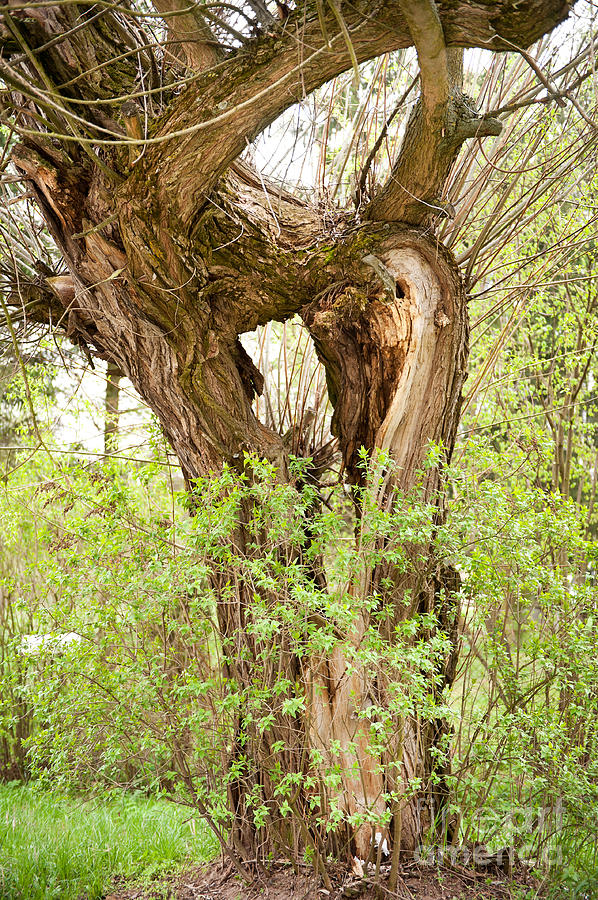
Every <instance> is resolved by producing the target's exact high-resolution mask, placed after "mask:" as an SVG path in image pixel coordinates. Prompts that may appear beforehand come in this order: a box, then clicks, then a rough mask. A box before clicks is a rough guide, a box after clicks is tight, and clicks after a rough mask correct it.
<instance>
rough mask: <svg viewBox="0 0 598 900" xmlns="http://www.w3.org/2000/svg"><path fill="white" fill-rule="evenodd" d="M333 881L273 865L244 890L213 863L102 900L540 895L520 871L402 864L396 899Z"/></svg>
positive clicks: (368, 883) (421, 899)
mask: <svg viewBox="0 0 598 900" xmlns="http://www.w3.org/2000/svg"><path fill="white" fill-rule="evenodd" d="M383 874H384V873H383ZM332 881H333V890H332V891H326V890H325V889H324V888H323V887H322V886H321V884H320V883H319V881H318V880H317V879H316V878H315V876H314V875H313V873H312V872H311V871H310V870H307V869H306V870H304V871H300V872H298V873H295V872H293V870H292V869H291V868H290V866H287V865H277V866H274V867H273V868H272V869H271V870H270V871H269V872H268V873H266V874H264V875H262V876H261V878H259V879H256V881H255V882H254V883H253V884H252V885H244V884H243V882H242V881H241V880H240V879H239V878H238V877H236V876H231V875H230V874H229V872H227V871H225V870H223V868H222V867H221V866H220V865H219V864H214V865H211V866H203V867H202V868H200V869H197V868H196V869H193V870H188V871H186V872H184V873H183V874H182V875H179V876H177V877H176V878H173V879H171V880H170V881H169V882H165V881H163V880H161V881H160V882H159V883H156V885H155V887H147V886H145V887H135V886H131V884H130V882H129V883H128V884H125V883H123V884H121V885H119V886H116V885H115V889H114V891H113V892H112V893H110V894H108V895H107V897H106V898H105V900H158V898H161V900H344V898H360V900H382V898H385V897H388V898H390V897H395V898H396V900H490V898H492V900H524V898H530V900H531V898H532V897H534V898H535V897H540V896H542V894H541V893H540V892H539V886H538V883H537V882H536V880H535V879H534V878H533V877H532V876H531V875H530V874H529V872H528V871H527V870H526V869H525V867H523V866H522V867H519V868H518V869H517V871H516V872H515V873H514V875H513V878H512V879H508V880H507V879H505V876H504V874H502V875H501V874H499V873H498V872H494V873H489V872H488V871H483V872H480V871H474V870H469V869H464V868H461V867H455V868H444V867H441V868H438V869H436V868H431V867H429V866H418V865H417V864H415V863H406V864H405V865H403V867H402V869H401V873H400V876H399V883H398V889H397V892H396V893H395V894H391V893H390V891H389V890H388V889H387V888H386V887H385V886H384V878H383V880H382V882H381V885H380V887H379V888H376V886H375V884H374V881H375V879H374V877H372V878H371V879H365V878H364V879H359V878H355V877H352V876H349V875H348V874H347V873H345V874H342V873H341V872H340V871H339V873H338V874H337V875H336V877H334V876H333V879H332Z"/></svg>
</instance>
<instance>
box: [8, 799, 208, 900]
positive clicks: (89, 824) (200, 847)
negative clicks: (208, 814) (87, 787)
mask: <svg viewBox="0 0 598 900" xmlns="http://www.w3.org/2000/svg"><path fill="white" fill-rule="evenodd" d="M189 816H190V812H189V810H184V809H180V808H178V807H176V806H173V805H172V804H170V803H168V802H166V801H159V800H148V799H147V798H146V797H143V796H139V795H127V794H123V793H120V792H118V793H117V792H110V793H109V794H107V795H106V796H105V797H104V798H103V799H93V800H86V799H82V798H80V797H67V796H64V795H59V794H55V793H48V792H41V791H39V790H36V789H35V787H34V786H33V787H32V786H29V787H26V786H23V785H17V784H11V785H0V900H20V898H23V900H42V898H43V900H54V898H60V900H83V898H84V900H96V898H100V897H102V895H103V894H104V893H105V892H106V891H107V890H108V888H109V887H110V881H111V879H112V878H113V877H114V876H125V877H134V878H137V879H139V880H149V879H150V878H153V877H155V876H157V875H159V874H160V873H165V872H167V871H173V870H177V869H180V868H182V867H183V866H184V864H185V863H190V862H193V863H198V862H204V861H206V860H208V859H210V858H212V857H213V856H214V855H215V854H216V853H217V851H218V847H217V844H216V841H215V839H214V837H213V836H212V834H211V832H210V831H209V830H208V828H207V826H206V825H205V824H204V823H203V822H202V821H201V820H199V819H195V818H194V819H193V821H187V820H189ZM194 831H195V833H194Z"/></svg>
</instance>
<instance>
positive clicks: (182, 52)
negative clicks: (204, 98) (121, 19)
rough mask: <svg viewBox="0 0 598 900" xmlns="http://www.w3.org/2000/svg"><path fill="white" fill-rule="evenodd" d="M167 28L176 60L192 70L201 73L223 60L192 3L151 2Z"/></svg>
mask: <svg viewBox="0 0 598 900" xmlns="http://www.w3.org/2000/svg"><path fill="white" fill-rule="evenodd" d="M152 2H153V5H154V7H155V9H156V10H157V11H158V12H159V13H160V15H163V16H164V21H165V22H166V24H167V25H168V42H167V44H166V49H167V51H168V52H170V53H172V55H173V56H175V57H176V58H177V59H181V56H183V58H184V61H185V62H186V64H187V65H188V66H189V68H190V69H194V70H195V71H196V72H202V71H203V70H204V69H209V68H211V67H212V66H214V65H216V63H217V62H220V61H221V60H222V57H223V53H222V50H221V48H220V47H219V46H218V41H217V40H216V38H215V37H214V35H213V34H212V31H211V30H210V28H209V27H208V24H207V22H206V21H205V19H204V18H203V16H202V15H201V11H200V10H199V9H198V7H197V6H196V5H195V4H194V3H193V2H192V0H152Z"/></svg>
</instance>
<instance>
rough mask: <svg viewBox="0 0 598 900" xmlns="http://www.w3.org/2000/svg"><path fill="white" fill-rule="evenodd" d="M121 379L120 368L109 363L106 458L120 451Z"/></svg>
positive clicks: (105, 412) (107, 371) (105, 419)
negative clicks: (119, 403) (119, 406)
mask: <svg viewBox="0 0 598 900" xmlns="http://www.w3.org/2000/svg"><path fill="white" fill-rule="evenodd" d="M120 377H121V375H120V369H119V368H118V366H116V365H115V364H114V363H112V362H109V363H108V365H107V366H106V391H105V396H104V453H105V454H106V456H108V455H109V454H110V453H115V452H116V451H117V450H118V416H119V410H118V401H119V393H120Z"/></svg>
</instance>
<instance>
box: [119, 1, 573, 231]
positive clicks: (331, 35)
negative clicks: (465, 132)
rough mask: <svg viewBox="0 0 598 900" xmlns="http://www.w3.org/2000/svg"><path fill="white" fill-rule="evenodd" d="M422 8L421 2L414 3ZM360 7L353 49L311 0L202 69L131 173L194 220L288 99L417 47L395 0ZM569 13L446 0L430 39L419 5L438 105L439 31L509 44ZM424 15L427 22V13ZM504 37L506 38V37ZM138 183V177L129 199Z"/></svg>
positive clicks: (472, 41) (354, 18) (352, 22)
mask: <svg viewBox="0 0 598 900" xmlns="http://www.w3.org/2000/svg"><path fill="white" fill-rule="evenodd" d="M423 5H424V4H423V0H417V6H418V7H419V6H422V7H423ZM429 5H430V4H429V2H428V6H429ZM364 8H365V10H366V12H362V11H361V8H360V7H359V6H358V5H357V4H353V5H351V6H348V7H347V8H346V9H345V8H343V20H344V23H345V25H346V28H347V31H348V34H349V36H350V43H351V48H352V52H351V53H350V52H349V49H348V46H347V41H346V39H345V36H344V35H343V33H342V32H341V30H340V27H339V24H338V20H337V18H336V16H335V15H334V13H333V12H332V11H331V10H330V9H328V8H326V9H325V10H324V17H325V22H324V26H325V31H326V34H327V36H328V42H327V41H326V40H325V38H324V36H323V28H322V23H321V21H320V19H319V17H318V12H317V4H316V3H315V0H313V2H312V0H308V2H306V3H304V4H301V5H299V6H298V8H297V9H296V10H295V11H294V12H293V13H292V14H291V16H290V17H289V18H288V19H287V20H286V22H285V24H284V28H283V29H282V30H281V31H279V33H278V34H276V35H268V36H264V37H262V38H260V39H256V40H255V42H250V44H247V45H246V47H245V48H243V49H241V50H240V51H239V52H238V53H236V54H235V55H234V56H233V57H231V58H230V59H228V60H226V61H225V62H223V63H222V64H221V65H220V66H219V67H218V69H217V71H213V72H207V73H205V75H203V76H200V77H199V78H198V79H197V80H196V81H195V82H194V83H193V84H192V85H190V86H189V87H188V88H187V90H186V91H184V92H183V94H181V96H180V97H179V98H178V99H177V101H176V102H175V103H174V104H173V105H172V106H171V110H170V113H169V114H168V115H167V116H166V117H164V118H163V119H162V121H161V122H160V124H159V127H158V128H157V129H156V131H155V132H154V134H153V135H152V138H151V141H152V142H153V143H154V145H155V146H151V147H148V152H147V153H146V155H145V158H144V161H143V165H142V166H140V167H138V168H137V172H136V174H135V178H136V179H137V178H143V179H145V181H146V183H147V181H148V180H154V179H155V182H156V185H157V188H158V192H159V193H160V194H161V195H162V198H163V200H164V202H165V203H167V204H168V206H169V208H172V204H173V202H174V203H175V204H176V206H177V207H178V211H179V212H180V214H181V216H182V218H183V220H185V221H186V222H187V223H188V224H190V225H192V223H193V219H194V217H195V216H196V215H197V213H198V212H199V211H200V210H201V208H202V206H203V204H204V202H205V198H206V196H207V195H208V194H209V192H210V190H211V189H212V187H213V186H214V184H215V182H216V181H217V179H218V177H219V176H220V175H221V174H222V173H223V172H224V171H225V170H226V168H227V167H228V166H229V165H230V163H231V162H232V161H233V160H234V159H235V158H236V157H237V156H238V155H239V154H240V153H241V152H242V151H243V149H244V148H245V146H246V143H247V141H248V140H249V141H251V140H253V139H254V138H255V137H256V136H257V134H259V133H260V132H261V131H262V130H263V129H264V128H266V127H267V126H268V125H269V124H270V123H271V122H273V121H274V120H275V119H276V118H277V117H278V116H279V115H280V114H281V113H282V112H284V110H285V109H287V108H288V107H289V106H291V105H292V104H293V103H295V102H296V101H298V100H300V99H301V98H303V97H304V96H305V95H306V94H309V93H310V92H311V91H313V90H315V89H316V88H318V87H319V86H320V85H322V84H323V83H325V82H326V81H328V80H330V79H331V78H334V77H335V76H337V75H339V74H340V73H342V72H343V71H346V70H347V69H349V68H351V65H352V55H353V53H354V55H355V58H356V59H357V61H358V62H360V63H361V62H364V61H366V60H368V59H371V58H373V57H376V56H379V55H380V54H382V53H386V52H388V51H391V50H395V49H398V48H401V47H408V46H410V45H412V44H413V42H414V39H413V37H412V36H411V34H410V31H409V28H408V26H407V24H406V21H405V16H404V15H403V12H402V10H401V8H400V4H399V3H397V2H396V0H395V2H386V3H383V2H381V3H379V4H369V5H367V6H365V7H364ZM432 9H434V8H433V7H432ZM569 11H570V4H569V3H568V2H567V0H548V2H547V0H523V2H520V3H518V4H516V6H515V8H514V4H513V3H512V2H511V0H509V2H507V0H503V2H499V3H493V4H490V5H489V4H487V3H481V2H480V3H477V2H470V0H468V2H465V0H458V2H457V3H454V2H450V3H449V2H448V0H444V2H440V3H439V4H438V12H437V13H435V18H434V20H433V21H434V22H435V25H434V29H435V30H434V36H433V37H432V36H426V34H425V32H426V27H425V13H424V12H423V11H420V12H419V13H418V15H417V16H415V18H417V20H418V23H417V27H418V28H419V32H418V33H419V34H420V35H421V39H422V41H424V43H423V44H422V45H421V46H422V56H423V58H424V68H425V70H426V74H425V82H426V93H427V97H429V102H430V103H436V102H437V101H438V102H442V98H443V97H444V95H445V93H446V90H447V88H446V84H444V83H443V84H442V85H440V86H437V87H436V88H435V87H434V86H433V80H434V77H435V76H434V73H435V72H436V73H437V72H438V71H439V68H438V65H439V61H440V63H441V62H442V56H443V51H442V47H441V44H440V33H441V31H443V32H444V35H445V39H446V41H447V43H450V44H453V45H455V46H460V47H465V46H484V47H490V48H492V49H508V46H509V44H508V42H509V41H511V40H512V39H513V37H514V36H516V40H517V41H518V42H519V43H520V44H524V43H525V44H529V43H530V42H531V41H533V40H535V39H537V38H539V37H540V36H541V35H542V34H544V33H545V32H546V31H548V30H550V29H551V28H553V27H554V25H556V24H557V23H558V22H559V21H561V20H562V19H564V18H565V17H566V16H567V15H568V13H569ZM414 15H415V14H414ZM428 16H429V17H430V21H432V16H431V13H430V12H429V11H428ZM414 27H416V25H415V24H414ZM422 32H423V34H422ZM501 34H504V35H505V36H506V37H505V39H504V40H503V38H502V37H501V36H500V35H501ZM418 39H419V38H418ZM434 48H436V50H434ZM445 52H446V51H445ZM435 53H436V55H435ZM438 53H439V54H440V56H438ZM426 67H427V68H426ZM441 67H442V66H441ZM426 102H428V100H426ZM470 118H477V119H478V121H477V124H476V126H475V128H474V127H473V126H472V127H470V128H469V133H470V134H473V133H477V134H484V133H487V131H488V124H487V122H486V121H485V120H480V119H479V117H477V116H476V115H475V114H473V113H472V111H471V110H470ZM493 127H494V128H495V127H496V126H493ZM492 133H494V132H492ZM182 138H184V140H182ZM156 173H159V178H158V179H156ZM137 189H138V184H137V182H136V183H135V185H132V190H131V192H130V193H129V196H133V195H134V194H135V193H136V192H137Z"/></svg>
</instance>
